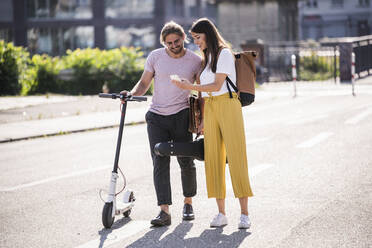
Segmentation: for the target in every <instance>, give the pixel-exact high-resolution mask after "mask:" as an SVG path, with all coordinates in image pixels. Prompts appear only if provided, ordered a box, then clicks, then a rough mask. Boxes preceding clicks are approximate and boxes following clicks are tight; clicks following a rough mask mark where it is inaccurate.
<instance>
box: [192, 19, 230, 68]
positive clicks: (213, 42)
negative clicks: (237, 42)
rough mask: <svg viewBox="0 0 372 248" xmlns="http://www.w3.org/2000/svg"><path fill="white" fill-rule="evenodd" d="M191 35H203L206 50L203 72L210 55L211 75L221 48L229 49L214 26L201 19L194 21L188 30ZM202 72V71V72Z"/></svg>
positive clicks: (204, 52) (207, 20)
mask: <svg viewBox="0 0 372 248" xmlns="http://www.w3.org/2000/svg"><path fill="white" fill-rule="evenodd" d="M189 31H190V32H193V33H199V34H205V39H206V43H207V48H206V49H204V50H203V53H202V54H203V70H204V69H205V67H206V66H207V64H208V62H209V61H208V60H209V55H211V63H210V67H211V70H212V72H213V73H216V67H217V59H218V58H217V57H218V55H219V52H220V50H221V49H223V48H230V46H229V45H228V44H227V42H226V41H225V40H224V39H223V38H222V36H221V35H220V33H219V32H218V30H217V28H216V26H215V25H214V24H213V23H212V22H211V21H210V20H209V19H208V18H201V19H198V20H196V21H195V22H194V23H193V24H192V26H191V29H190V30H189ZM203 70H202V71H203Z"/></svg>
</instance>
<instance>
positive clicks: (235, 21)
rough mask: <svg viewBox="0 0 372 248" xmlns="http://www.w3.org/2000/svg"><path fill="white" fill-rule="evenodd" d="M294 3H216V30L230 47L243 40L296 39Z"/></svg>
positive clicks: (288, 0)
mask: <svg viewBox="0 0 372 248" xmlns="http://www.w3.org/2000/svg"><path fill="white" fill-rule="evenodd" d="M297 3H298V1H297V0H286V1H285V0H276V1H270V0H265V1H262V0H240V1H239V0H233V1H223V0H220V1H218V8H217V9H218V10H217V11H218V12H217V17H218V27H219V28H220V30H221V32H222V33H223V34H224V36H225V37H226V39H227V40H229V41H230V42H231V43H232V45H233V46H234V47H237V48H239V47H240V45H241V44H242V43H245V42H246V41H247V40H257V39H260V40H263V41H265V42H272V41H294V40H298V21H297V17H298V9H297V6H298V4H297Z"/></svg>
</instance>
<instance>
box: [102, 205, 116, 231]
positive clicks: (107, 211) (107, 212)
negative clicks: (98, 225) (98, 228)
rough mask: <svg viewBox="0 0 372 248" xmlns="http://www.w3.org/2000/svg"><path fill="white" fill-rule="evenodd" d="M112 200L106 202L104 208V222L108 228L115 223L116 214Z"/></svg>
mask: <svg viewBox="0 0 372 248" xmlns="http://www.w3.org/2000/svg"><path fill="white" fill-rule="evenodd" d="M112 208H113V203H112V202H106V203H105V206H103V210H102V224H103V226H104V227H106V228H111V226H112V224H113V223H114V219H115V216H112Z"/></svg>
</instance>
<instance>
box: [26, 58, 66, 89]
mask: <svg viewBox="0 0 372 248" xmlns="http://www.w3.org/2000/svg"><path fill="white" fill-rule="evenodd" d="M61 69H62V63H61V61H60V60H59V58H58V57H55V58H53V57H49V56H48V55H46V54H43V55H38V54H36V55H34V56H33V57H32V59H31V64H30V65H29V67H28V71H27V74H28V75H30V76H29V79H30V80H28V81H26V82H25V84H24V85H23V94H29V95H30V94H45V93H61V92H62V90H61V86H60V84H61V80H59V79H58V77H57V76H58V73H59V71H60V70H61ZM31 79H33V80H31ZM62 93H63V92H62Z"/></svg>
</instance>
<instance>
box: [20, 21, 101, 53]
mask: <svg viewBox="0 0 372 248" xmlns="http://www.w3.org/2000/svg"><path fill="white" fill-rule="evenodd" d="M93 36H94V35H93V27H71V28H32V29H29V30H28V32H27V40H28V49H29V51H30V52H31V53H47V54H50V55H63V54H65V52H66V50H67V49H71V50H74V49H76V48H87V47H93V45H94V44H93V42H94V39H93Z"/></svg>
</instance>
